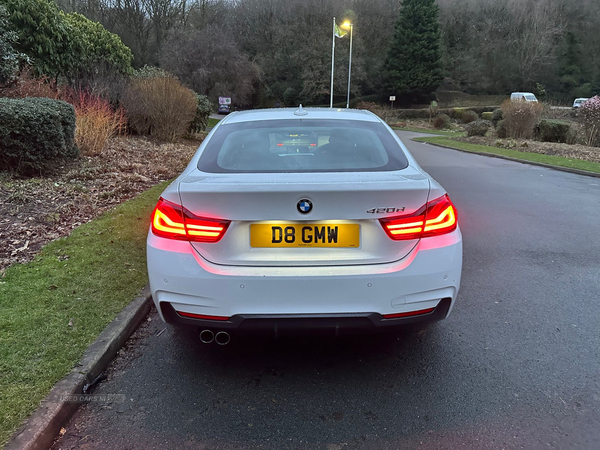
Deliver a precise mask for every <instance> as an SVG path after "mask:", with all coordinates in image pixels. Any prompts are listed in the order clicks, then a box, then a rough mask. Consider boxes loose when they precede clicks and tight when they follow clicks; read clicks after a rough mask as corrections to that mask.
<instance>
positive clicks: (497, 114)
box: [492, 108, 504, 128]
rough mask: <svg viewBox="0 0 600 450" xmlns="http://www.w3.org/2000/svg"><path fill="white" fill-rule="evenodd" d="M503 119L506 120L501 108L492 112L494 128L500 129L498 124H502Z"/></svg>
mask: <svg viewBox="0 0 600 450" xmlns="http://www.w3.org/2000/svg"><path fill="white" fill-rule="evenodd" d="M502 119H504V114H503V113H502V110H501V109H500V108H496V109H495V110H494V111H493V112H492V124H493V125H494V128H498V122H500V121H501V120H502Z"/></svg>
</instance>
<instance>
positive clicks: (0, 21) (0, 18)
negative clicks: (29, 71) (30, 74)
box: [0, 5, 27, 84]
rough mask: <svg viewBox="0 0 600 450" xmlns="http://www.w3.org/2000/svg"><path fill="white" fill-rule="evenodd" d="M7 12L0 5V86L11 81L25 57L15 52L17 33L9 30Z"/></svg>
mask: <svg viewBox="0 0 600 450" xmlns="http://www.w3.org/2000/svg"><path fill="white" fill-rule="evenodd" d="M8 19H9V16H8V11H7V10H6V7H5V6H4V5H0V84H5V83H9V82H11V81H13V79H14V78H15V75H16V73H17V70H18V69H19V64H20V63H21V61H26V60H27V56H26V55H24V54H23V53H19V52H17V51H16V50H15V49H14V47H13V45H14V44H16V43H17V40H18V36H17V33H15V32H14V31H12V30H10V28H9V22H8Z"/></svg>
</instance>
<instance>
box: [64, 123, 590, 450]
mask: <svg viewBox="0 0 600 450" xmlns="http://www.w3.org/2000/svg"><path fill="white" fill-rule="evenodd" d="M400 134H401V136H402V137H410V136H413V135H414V133H403V132H400ZM406 143H407V145H408V146H409V148H410V150H411V151H412V152H413V154H414V155H415V157H416V158H417V160H418V161H419V162H420V164H421V165H422V166H423V167H424V168H425V170H427V171H428V172H429V173H430V174H431V175H432V176H434V177H435V178H436V179H437V180H438V181H440V182H441V183H442V184H443V185H444V187H445V188H446V189H447V190H448V192H449V193H450V196H451V198H452V199H453V201H454V203H455V204H456V206H457V208H458V212H459V221H460V226H461V228H462V231H463V236H464V270H463V278H462V287H461V292H460V295H459V297H458V302H457V305H456V307H455V309H454V311H453V314H452V316H451V317H450V318H449V319H448V320H446V321H444V322H440V323H438V324H436V325H434V326H433V327H431V328H428V329H426V330H425V331H420V332H416V331H413V332H405V333H400V334H397V335H395V336H375V337H373V336H367V337H358V338H356V337H353V338H346V339H340V340H337V341H336V340H333V339H332V340H327V339H325V340H324V339H315V338H312V339H296V340H279V341H274V340H264V339H262V340H254V339H244V340H242V341H240V340H238V341H233V342H232V343H231V344H230V345H229V346H227V347H217V346H214V345H212V346H204V345H201V344H200V343H199V342H198V341H197V339H196V336H195V335H194V334H192V333H190V332H185V331H178V330H174V329H172V328H170V327H165V325H163V324H162V323H161V322H160V321H159V319H158V316H157V315H156V313H153V314H152V315H151V316H150V317H149V320H150V321H149V322H146V323H145V325H144V326H143V327H142V328H141V329H140V330H139V331H138V332H137V334H136V335H135V337H134V338H133V339H132V340H131V341H130V343H129V345H128V346H127V348H126V349H125V350H124V351H123V352H122V355H121V356H120V357H119V358H118V359H117V360H116V361H115V362H114V364H113V366H112V368H111V369H110V371H109V372H108V379H107V380H106V381H104V382H102V383H101V384H100V385H99V386H98V387H97V388H96V391H95V393H100V394H125V398H126V400H125V401H124V402H122V403H119V402H113V403H93V404H88V405H86V406H84V407H83V408H81V409H80V410H79V412H78V413H77V415H76V416H75V418H74V420H73V422H72V423H71V424H70V425H69V426H68V427H67V430H66V434H65V435H64V437H63V438H62V439H61V440H59V441H58V442H57V444H56V446H55V447H56V448H64V449H69V448H85V449H87V448H99V449H107V448H111V449H114V448H127V449H153V448H178V449H188V448H224V449H229V448H258V447H260V448H311V449H312V448H322V449H327V450H337V449H353V448H365V449H367V448H368V449H372V448H415V447H417V446H418V447H419V448H425V449H427V448H452V449H456V448H464V449H474V448H477V449H479V448H494V449H496V448H505V449H513V448H526V449H542V448H543V449H547V448H556V449H565V448H585V449H597V448H600V294H599V292H600V179H597V178H589V177H585V176H579V175H574V174H569V173H564V172H559V171H554V170H550V169H545V168H539V167H534V166H529V165H524V164H518V163H513V162H508V161H503V160H499V159H494V158H487V157H483V156H477V155H470V154H466V153H461V152H457V151H452V150H446V149H440V148H436V147H432V146H430V145H426V144H417V143H414V142H412V141H408V140H407V141H406ZM164 328H166V331H164V332H163V333H162V334H160V335H159V333H160V332H161V330H163V329H164Z"/></svg>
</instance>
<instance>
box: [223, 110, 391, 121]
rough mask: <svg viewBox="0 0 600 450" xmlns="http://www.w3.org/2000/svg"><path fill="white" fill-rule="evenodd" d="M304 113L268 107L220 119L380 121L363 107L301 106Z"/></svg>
mask: <svg viewBox="0 0 600 450" xmlns="http://www.w3.org/2000/svg"><path fill="white" fill-rule="evenodd" d="M302 109H303V110H304V112H305V114H302V115H296V114H294V113H295V112H296V111H298V110H299V109H298V108H270V109H252V110H248V111H237V112H234V113H231V114H230V115H228V116H227V117H226V118H225V119H223V120H222V122H223V124H225V123H240V122H253V121H258V120H284V119H319V120H323V119H327V120H329V119H338V120H360V121H363V122H381V119H380V118H379V117H377V116H376V115H375V114H373V113H372V112H369V111H365V110H363V109H345V108H302Z"/></svg>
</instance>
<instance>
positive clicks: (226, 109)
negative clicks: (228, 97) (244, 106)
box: [217, 105, 231, 114]
mask: <svg viewBox="0 0 600 450" xmlns="http://www.w3.org/2000/svg"><path fill="white" fill-rule="evenodd" d="M217 112H218V113H219V114H229V113H230V112H231V108H230V107H229V105H219V110H218V111H217Z"/></svg>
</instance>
